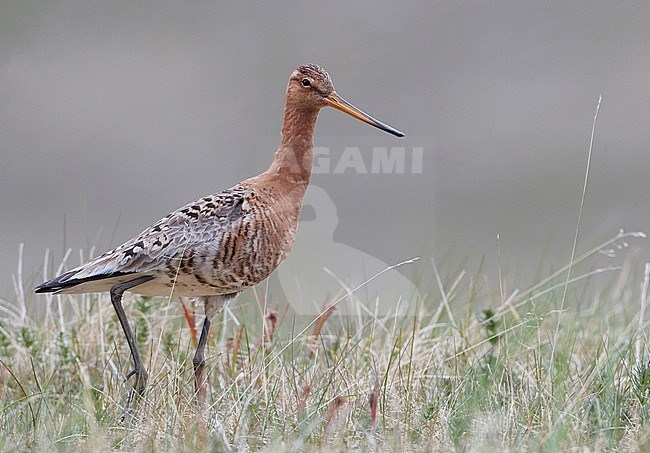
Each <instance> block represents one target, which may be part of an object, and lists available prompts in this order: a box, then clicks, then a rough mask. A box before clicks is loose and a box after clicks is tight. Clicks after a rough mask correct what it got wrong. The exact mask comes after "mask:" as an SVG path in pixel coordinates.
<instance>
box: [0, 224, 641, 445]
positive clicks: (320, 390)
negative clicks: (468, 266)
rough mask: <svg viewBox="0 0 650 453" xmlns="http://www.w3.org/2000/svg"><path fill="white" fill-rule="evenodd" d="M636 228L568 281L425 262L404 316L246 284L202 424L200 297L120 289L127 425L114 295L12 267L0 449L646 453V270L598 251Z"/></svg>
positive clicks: (222, 339)
mask: <svg viewBox="0 0 650 453" xmlns="http://www.w3.org/2000/svg"><path fill="white" fill-rule="evenodd" d="M640 237H643V235H642V234H641V233H624V232H621V233H620V234H619V235H617V236H616V237H614V238H612V239H611V240H609V241H607V242H605V243H604V244H601V245H599V246H597V247H595V248H594V249H592V250H590V251H588V252H586V253H585V254H584V255H582V256H578V257H576V258H575V259H574V262H573V265H572V272H571V277H570V279H569V280H570V281H569V282H568V287H566V284H567V281H566V280H567V278H566V277H567V267H563V268H559V269H557V271H556V272H553V273H551V274H550V275H549V276H547V277H540V278H538V279H537V283H535V284H533V285H526V286H522V285H518V284H517V282H514V281H511V279H509V278H507V276H501V278H500V279H499V281H496V282H494V281H488V280H486V278H485V277H484V275H482V274H481V273H480V272H479V273H477V274H475V275H468V273H466V272H465V271H464V270H462V269H460V270H458V271H454V272H448V273H445V272H442V273H441V275H439V274H438V269H437V268H431V272H430V273H429V274H427V273H426V272H425V274H424V275H423V277H422V278H423V280H428V281H429V282H434V285H433V287H435V288H437V289H438V291H436V292H430V293H429V294H428V295H427V296H426V297H425V298H424V299H423V300H420V301H415V302H416V304H415V305H417V308H416V310H415V311H414V312H413V314H412V315H409V316H385V317H378V316H368V315H356V314H353V313H360V312H361V311H357V310H354V309H353V305H354V304H365V305H366V306H367V307H369V308H370V311H371V312H372V309H371V308H372V301H368V300H360V299H359V298H357V297H356V296H355V294H349V295H348V296H347V297H345V298H343V299H342V300H340V301H339V302H338V303H337V304H336V305H334V306H333V307H331V308H330V307H328V306H326V307H324V308H323V313H322V315H321V316H319V317H312V318H311V319H305V318H299V317H295V316H293V315H292V314H291V312H290V311H287V310H286V309H285V308H284V307H286V301H282V300H278V299H277V298H276V299H274V297H273V296H272V295H271V294H269V293H268V292H267V291H265V288H264V286H260V287H258V288H257V289H256V290H254V291H253V290H250V291H247V292H245V293H244V294H242V296H241V297H240V298H239V299H237V301H236V302H235V303H234V304H232V305H231V306H230V307H228V309H227V310H225V311H224V312H223V313H222V314H221V315H220V316H219V317H218V319H217V320H215V323H214V324H213V330H212V335H211V338H210V340H209V345H208V376H209V385H210V391H209V395H208V405H209V407H208V408H207V409H206V413H205V417H204V419H203V420H204V425H203V423H201V422H199V417H198V416H197V413H196V406H195V402H194V395H193V391H194V387H193V370H192V354H193V350H194V342H195V341H196V330H197V326H200V321H201V316H200V315H201V310H200V307H194V305H193V303H192V301H190V300H183V301H182V302H183V303H179V302H178V300H177V299H171V300H170V299H169V298H164V297H159V298H145V297H140V296H128V297H127V298H126V299H125V308H126V310H127V313H128V315H129V317H130V319H131V320H132V322H133V323H134V325H135V329H136V336H137V342H138V344H139V346H140V348H141V351H142V352H143V355H144V356H145V357H146V362H147V364H148V369H149V371H150V381H149V382H150V385H149V387H148V390H147V392H146V394H145V396H144V398H143V399H141V400H140V401H139V402H138V403H137V404H138V409H139V410H138V412H137V414H136V416H135V417H134V418H133V419H132V420H130V421H129V422H128V423H127V422H124V421H123V420H122V417H123V415H124V414H123V405H124V403H125V400H126V398H127V395H128V390H129V388H130V382H128V383H124V376H125V375H126V374H127V373H128V372H129V371H130V369H131V365H132V364H131V362H130V356H129V352H128V348H127V345H126V341H124V338H123V335H122V332H121V330H120V327H119V324H118V322H117V318H116V316H115V314H114V312H113V307H112V306H111V304H110V301H109V299H108V295H107V294H99V295H98V294H92V295H81V296H56V295H55V296H48V297H38V298H37V297H35V296H32V295H31V294H30V288H29V287H25V286H26V285H24V284H23V282H22V280H23V278H22V276H17V278H16V299H15V300H12V301H2V302H1V304H0V398H1V400H0V401H1V404H2V412H1V413H0V429H1V431H0V433H1V437H0V449H2V450H3V451H10V450H12V451H15V450H35V451H53V450H59V451H70V450H78V451H107V450H120V451H168V450H173V451H194V450H197V451H205V450H206V449H207V450H209V451H228V450H236V451H240V450H244V451H245V450H262V451H330V450H332V449H335V450H339V451H340V450H347V449H363V450H369V451H387V450H396V451H422V450H436V451H456V450H458V451H467V450H469V451H502V450H504V449H508V450H512V451H537V450H542V451H558V450H565V451H566V450H571V449H580V448H583V447H586V448H587V449H588V450H593V451H600V450H627V451H648V450H649V449H650V424H649V416H650V404H649V403H650V402H649V401H648V399H649V398H650V365H649V362H648V350H647V338H646V333H645V332H646V329H647V321H646V318H645V317H644V311H645V300H646V299H647V289H648V279H649V276H648V272H649V269H648V268H645V269H644V263H640V262H637V261H636V260H635V258H634V256H633V255H632V254H628V258H626V259H623V258H621V257H620V256H619V261H620V262H619V263H618V264H617V265H612V264H607V263H605V264H604V265H603V264H602V260H603V253H604V254H611V253H613V252H616V253H618V254H619V255H620V254H621V253H622V251H624V250H625V248H624V246H625V245H626V244H627V242H628V241H635V240H640V239H638V238H640ZM50 275H51V273H50ZM438 277H439V279H438ZM565 287H566V288H567V291H566V296H565V295H564V290H565ZM562 299H566V300H565V301H564V302H563V301H562ZM266 301H268V302H266ZM330 302H331V303H330V304H329V305H333V304H332V302H334V301H330ZM37 306H41V307H42V308H43V310H41V311H38V310H37V309H36V307H37ZM202 425H203V426H205V428H206V432H207V437H206V438H204V437H203V436H202V435H201V431H202Z"/></svg>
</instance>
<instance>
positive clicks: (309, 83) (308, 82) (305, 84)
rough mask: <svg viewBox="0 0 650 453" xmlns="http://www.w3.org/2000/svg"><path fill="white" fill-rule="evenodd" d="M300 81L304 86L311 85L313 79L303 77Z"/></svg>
mask: <svg viewBox="0 0 650 453" xmlns="http://www.w3.org/2000/svg"><path fill="white" fill-rule="evenodd" d="M300 83H302V86H304V87H308V86H311V81H310V80H309V79H302V80H301V81H300Z"/></svg>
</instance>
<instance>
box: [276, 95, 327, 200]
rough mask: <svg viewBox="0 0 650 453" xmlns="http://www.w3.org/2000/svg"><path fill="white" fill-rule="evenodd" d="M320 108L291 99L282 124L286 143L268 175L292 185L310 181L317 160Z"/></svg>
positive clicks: (281, 146) (281, 145)
mask: <svg viewBox="0 0 650 453" xmlns="http://www.w3.org/2000/svg"><path fill="white" fill-rule="evenodd" d="M317 118H318V109H304V108H300V107H298V106H296V105H293V104H291V103H289V102H287V105H286V107H285V109H284V123H283V124H282V143H280V147H279V148H278V150H277V152H276V153H275V159H274V160H273V163H272V164H271V167H270V168H269V169H268V171H267V174H268V175H269V176H272V177H273V178H275V179H278V180H281V181H283V182H287V183H289V184H296V185H304V186H305V188H306V186H307V185H308V184H309V178H310V176H311V167H312V163H313V161H314V153H313V148H314V127H315V125H316V119H317Z"/></svg>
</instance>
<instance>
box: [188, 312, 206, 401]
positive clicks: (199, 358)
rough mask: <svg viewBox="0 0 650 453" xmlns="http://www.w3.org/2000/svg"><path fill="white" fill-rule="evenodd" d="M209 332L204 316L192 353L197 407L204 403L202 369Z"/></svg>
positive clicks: (203, 367)
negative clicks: (196, 343)
mask: <svg viewBox="0 0 650 453" xmlns="http://www.w3.org/2000/svg"><path fill="white" fill-rule="evenodd" d="M209 332H210V319H209V318H208V317H207V316H206V317H205V320H204V321H203V329H201V338H199V344H198V346H197V347H196V352H195V353H194V359H193V360H192V363H193V364H194V388H195V390H196V397H197V400H198V403H199V407H203V404H204V403H205V380H204V379H203V370H204V369H205V360H204V358H203V357H204V352H205V344H206V343H207V342H208V333H209Z"/></svg>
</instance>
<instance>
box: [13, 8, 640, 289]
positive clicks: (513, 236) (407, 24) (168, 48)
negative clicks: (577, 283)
mask: <svg viewBox="0 0 650 453" xmlns="http://www.w3.org/2000/svg"><path fill="white" fill-rule="evenodd" d="M224 3H225V4H220V3H217V2H192V3H185V2H111V1H107V2H83V1H79V2H70V1H57V2H30V1H6V0H3V1H1V2H0V193H1V194H2V196H0V232H1V234H0V252H1V254H0V297H3V298H8V299H12V298H13V297H14V296H13V288H12V285H11V274H12V272H15V269H16V266H17V263H18V248H19V244H20V243H24V244H25V246H24V247H25V252H24V274H25V276H24V278H25V284H26V285H27V286H31V285H32V284H33V283H38V282H37V280H40V276H41V275H42V266H43V257H44V254H45V250H46V249H47V248H49V249H50V250H51V255H50V257H51V261H52V263H56V262H58V260H60V259H61V257H62V256H63V254H64V251H65V250H66V249H67V248H72V249H73V250H74V251H73V253H72V255H71V257H70V259H69V262H70V263H71V264H78V263H79V260H80V258H79V252H78V250H79V249H80V248H84V249H86V250H87V249H88V247H89V246H91V245H95V246H96V247H97V252H102V251H105V250H106V249H108V248H111V247H113V246H115V245H118V244H119V243H121V242H122V241H124V240H127V239H129V238H130V237H131V236H133V235H135V234H137V233H139V232H140V231H141V230H142V229H144V228H145V227H146V226H148V225H150V224H151V223H153V222H154V221H156V220H158V219H159V218H160V217H162V216H163V215H165V214H166V213H167V212H169V211H171V210H174V209H176V208H177V207H179V206H181V205H183V204H185V203H187V202H190V201H192V200H194V199H196V198H198V197H199V196H202V195H205V194H209V193H212V192H215V191H218V190H221V189H224V188H227V187H230V186H232V185H234V184H235V183H237V182H239V181H240V180H242V179H244V178H246V177H249V176H252V175H254V174H257V173H259V172H261V171H263V170H265V169H266V167H267V166H268V164H269V163H270V162H271V159H272V157H273V153H274V151H275V149H276V147H277V145H278V143H279V130H280V126H281V120H282V111H283V106H284V90H285V87H286V82H287V79H288V76H289V75H290V74H291V72H292V70H293V69H294V68H295V67H296V66H298V65H300V64H303V63H308V62H314V63H318V64H320V65H322V66H323V67H325V68H326V69H327V70H328V71H329V72H330V74H331V75H332V78H333V80H334V83H335V85H336V87H337V90H338V92H339V93H340V94H341V95H342V96H344V97H345V98H346V99H347V100H349V101H350V102H352V103H354V104H355V105H357V106H359V107H360V108H362V109H364V110H366V111H368V112H369V113H370V114H372V115H374V116H376V117H377V118H379V119H381V120H383V121H386V122H387V123H389V124H391V125H393V126H394V127H397V128H399V129H402V130H404V132H406V134H407V137H406V138H405V139H402V140H397V139H396V138H394V137H392V136H390V135H387V134H383V133H382V132H380V131H378V130H376V129H373V128H371V127H369V126H367V125H365V124H362V123H360V122H357V121H355V120H353V119H352V118H349V117H346V116H345V115H343V114H342V113H341V112H337V111H334V110H333V109H327V110H325V111H323V112H322V113H321V116H320V119H319V122H318V125H317V131H316V137H317V138H316V141H317V145H319V146H323V147H327V148H328V149H329V150H330V158H331V159H332V161H333V162H336V160H337V159H338V158H339V157H340V156H341V154H342V152H343V150H344V148H345V147H348V146H349V147H358V148H359V149H360V150H361V151H364V150H369V151H367V152H368V158H369V159H370V157H371V155H372V147H374V146H383V147H388V148H390V147H393V146H404V147H405V148H406V150H407V153H408V152H409V151H410V150H412V149H413V147H421V148H422V149H423V162H422V172H421V173H413V172H408V171H406V172H405V173H403V174H397V173H388V174H371V173H370V174H357V172H354V171H346V172H345V173H339V174H335V173H334V172H324V173H320V174H316V175H314V177H313V182H314V183H316V184H317V185H318V186H320V187H321V188H322V189H324V190H325V191H326V192H327V194H328V195H329V197H330V198H331V199H332V200H333V202H334V204H335V205H336V210H337V215H338V225H337V228H336V231H335V233H334V240H335V241H336V242H337V243H342V244H345V245H346V246H347V247H350V248H352V249H354V250H357V251H359V253H362V254H364V256H366V255H367V256H372V257H376V258H377V259H379V260H381V261H383V262H385V263H395V262H398V261H401V260H404V259H408V258H411V257H414V256H422V257H423V259H422V260H421V261H420V262H421V263H423V264H420V265H421V266H423V267H422V268H420V269H419V272H420V273H422V274H423V276H422V280H423V281H425V282H426V281H429V280H431V279H432V277H431V275H432V274H431V269H430V256H431V253H434V254H435V256H436V259H437V261H438V264H439V266H441V267H442V268H443V272H444V273H448V272H451V270H452V269H456V267H457V266H458V265H459V263H463V260H465V259H468V261H467V264H465V265H466V266H468V267H472V266H476V263H478V262H479V261H480V260H481V259H482V258H483V257H485V259H486V261H485V263H486V264H485V267H484V268H483V269H484V271H485V272H488V273H492V272H494V271H495V269H496V267H497V263H498V260H497V258H496V257H497V241H496V236H497V234H500V247H501V259H500V260H501V261H500V262H501V265H502V266H503V268H504V272H505V273H508V274H511V273H525V272H527V271H526V270H527V269H535V268H536V267H537V266H538V265H540V263H547V264H548V265H549V266H553V265H560V264H562V263H563V262H564V261H566V260H567V259H568V257H569V255H570V253H571V245H572V241H573V234H574V229H575V222H576V217H577V212H578V207H579V201H580V192H581V190H582V184H583V177H584V170H585V163H586V157H587V150H588V145H589V136H590V132H591V124H592V119H593V116H594V111H595V107H596V104H597V100H598V96H599V94H601V93H602V95H603V98H604V100H603V105H602V109H601V113H600V117H599V122H598V127H597V133H596V142H595V146H594V152H593V162H592V171H591V175H590V182H589V187H588V192H587V198H586V204H585V212H584V216H583V224H582V231H581V236H580V241H579V243H578V250H579V251H580V250H585V249H587V248H590V247H591V246H593V245H596V244H597V243H598V241H600V240H603V239H606V238H608V237H610V236H613V235H614V234H616V233H617V232H618V230H619V228H625V229H627V230H649V229H650V228H649V227H650V201H649V197H648V194H647V192H648V188H649V186H650V184H649V183H648V171H649V169H650V152H649V151H650V127H648V126H649V120H650V6H648V3H647V2H645V1H638V2H611V1H598V2H592V1H589V2H587V1H584V2H566V1H548V2H541V1H535V2H532V1H531V2H522V1H463V2H460V1H439V2H431V1H423V2H408V3H406V2H391V3H388V4H385V5H380V4H378V3H375V2H262V1H256V2H224ZM384 3H386V2H384ZM364 152H365V151H364ZM368 168H370V162H369V161H368ZM635 246H637V247H641V248H640V259H642V260H650V248H648V246H647V245H645V244H644V243H643V241H639V242H638V243H635ZM86 253H87V252H86ZM307 255H308V254H307ZM312 260H314V261H315V262H316V263H317V262H318V249H317V246H316V245H315V248H314V253H313V254H312ZM310 264H313V263H310ZM404 272H405V273H408V272H411V271H409V270H406V269H405V270H404Z"/></svg>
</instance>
